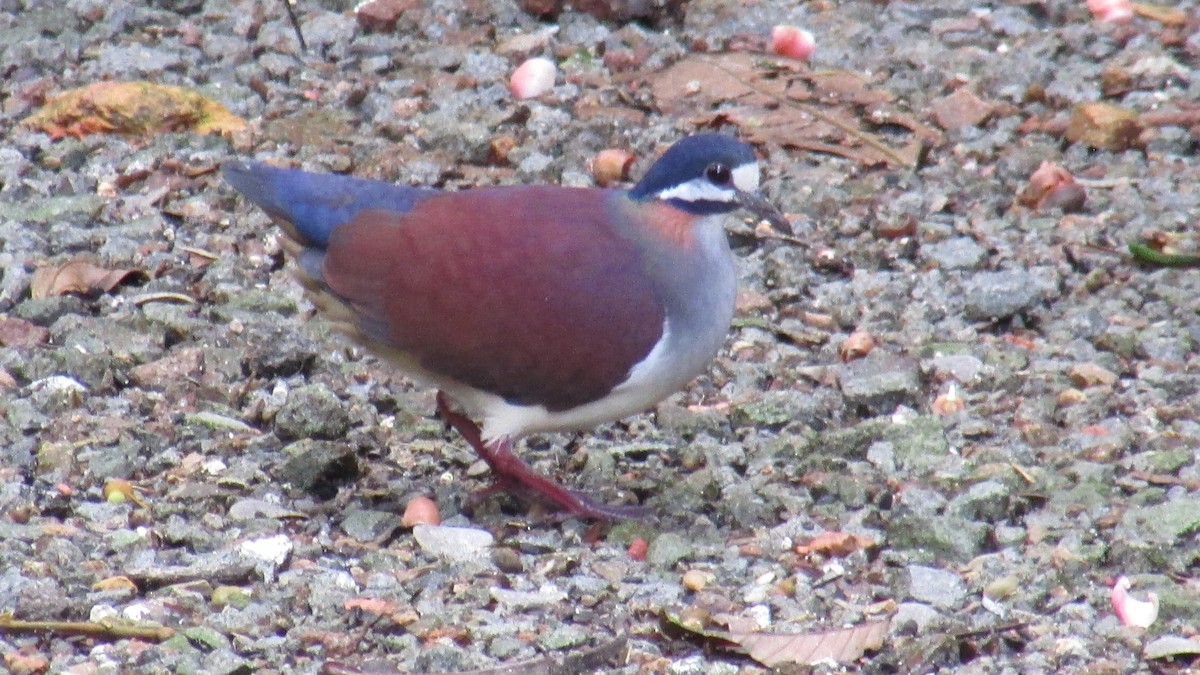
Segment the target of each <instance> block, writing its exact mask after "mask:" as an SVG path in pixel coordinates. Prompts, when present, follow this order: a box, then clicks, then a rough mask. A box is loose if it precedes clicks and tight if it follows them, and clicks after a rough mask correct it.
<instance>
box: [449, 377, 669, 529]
mask: <svg viewBox="0 0 1200 675" xmlns="http://www.w3.org/2000/svg"><path fill="white" fill-rule="evenodd" d="M437 407H438V414H439V415H440V416H441V417H442V419H443V420H445V421H446V423H447V424H449V425H450V426H452V427H454V429H455V430H456V431H458V433H460V434H462V437H463V438H465V439H466V441H467V443H469V444H470V445H471V447H472V448H475V452H477V453H479V456H480V457H481V458H482V459H483V461H485V462H487V464H488V466H489V467H491V470H492V475H493V476H494V477H495V483H494V484H493V485H492V486H491V487H489V488H487V489H485V490H484V491H483V492H482V493H481V494H480V495H478V496H480V497H483V496H487V495H490V494H493V493H495V492H508V493H510V494H515V495H517V496H519V497H523V498H528V497H532V498H536V499H539V500H541V501H543V502H546V503H548V504H550V505H551V506H554V507H556V508H557V509H559V510H560V511H562V512H563V513H565V514H567V515H571V516H577V517H580V518H592V519H597V520H638V519H641V518H644V517H646V515H647V514H648V512H647V510H646V509H644V508H642V507H640V506H632V505H627V504H605V503H603V502H601V501H598V500H597V499H595V498H594V497H592V496H591V495H590V494H589V493H587V492H583V491H580V490H571V489H569V488H566V487H563V486H562V485H560V484H558V483H557V482H555V481H554V480H552V479H550V478H547V477H546V476H543V475H541V474H539V473H537V472H536V471H534V470H533V469H532V468H530V466H529V465H528V464H526V463H525V462H524V461H522V460H521V458H520V457H517V456H516V454H514V453H513V451H512V446H513V442H512V440H511V439H508V438H501V439H498V440H495V441H493V442H491V443H484V442H483V438H482V434H481V433H480V431H479V425H477V424H475V422H473V421H472V420H471V419H470V418H468V417H467V416H466V415H463V414H462V413H458V412H455V411H453V410H451V409H450V406H449V404H448V403H447V401H446V397H445V395H444V394H442V393H441V392H438V395H437Z"/></svg>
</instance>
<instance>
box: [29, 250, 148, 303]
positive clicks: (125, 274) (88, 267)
mask: <svg viewBox="0 0 1200 675" xmlns="http://www.w3.org/2000/svg"><path fill="white" fill-rule="evenodd" d="M141 274H142V273H141V272H139V271H137V270H131V269H108V268H106V267H100V266H99V265H96V264H94V263H90V262H88V261H86V260H71V261H69V262H66V263H64V264H62V265H59V266H57V267H52V266H47V267H39V268H38V269H37V271H35V272H34V273H33V279H32V281H31V282H30V288H29V292H30V295H31V296H32V297H33V299H34V300H40V299H42V298H52V297H56V296H59V295H66V294H67V293H80V294H83V295H90V294H93V293H107V292H109V291H111V290H112V289H114V288H116V287H117V286H118V285H120V284H121V283H122V282H124V281H127V280H129V279H130V278H132V277H134V276H140V275H141Z"/></svg>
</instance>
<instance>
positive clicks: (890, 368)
mask: <svg viewBox="0 0 1200 675" xmlns="http://www.w3.org/2000/svg"><path fill="white" fill-rule="evenodd" d="M838 383H839V384H840V385H841V388H842V395H843V396H845V397H846V403H847V404H849V405H851V406H854V407H855V408H857V409H858V410H859V411H860V414H863V415H883V414H888V413H891V412H892V411H894V410H895V409H896V406H899V405H905V404H908V405H917V404H918V403H919V402H918V394H919V393H920V388H921V382H920V377H919V373H918V372H917V364H916V362H914V361H913V360H912V359H909V358H907V357H903V356H899V355H895V354H889V353H888V352H887V351H886V350H884V349H875V350H874V351H872V352H871V353H870V354H868V355H867V356H866V357H865V358H861V359H856V360H854V361H851V362H849V363H847V364H845V365H844V366H842V370H841V373H840V374H839V377H838Z"/></svg>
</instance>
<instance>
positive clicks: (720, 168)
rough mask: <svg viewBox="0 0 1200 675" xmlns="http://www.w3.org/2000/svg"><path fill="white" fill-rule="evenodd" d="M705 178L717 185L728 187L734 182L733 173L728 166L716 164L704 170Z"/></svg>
mask: <svg viewBox="0 0 1200 675" xmlns="http://www.w3.org/2000/svg"><path fill="white" fill-rule="evenodd" d="M704 177H705V178H707V179H708V180H710V181H712V182H713V184H715V185H728V184H729V181H731V180H733V172H732V171H730V170H729V167H728V166H726V165H724V164H721V163H720V162H714V163H712V164H709V165H708V168H707V169H705V170H704Z"/></svg>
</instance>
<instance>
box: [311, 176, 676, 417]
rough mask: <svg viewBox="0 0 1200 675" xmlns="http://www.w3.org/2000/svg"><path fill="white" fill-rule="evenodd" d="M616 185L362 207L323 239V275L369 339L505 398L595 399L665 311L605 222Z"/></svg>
mask: <svg viewBox="0 0 1200 675" xmlns="http://www.w3.org/2000/svg"><path fill="white" fill-rule="evenodd" d="M619 198H621V197H619V196H617V193H611V192H605V191H601V190H583V189H578V190H572V189H564V188H553V187H546V188H541V187H512V188H491V189H476V190H469V191H465V192H459V193H446V194H441V195H438V196H435V197H431V198H429V199H426V200H424V201H422V202H420V203H418V204H417V205H416V206H415V207H414V208H413V209H412V210H411V211H409V212H408V213H403V214H399V213H392V212H387V211H364V212H361V213H359V214H358V215H356V216H355V217H354V218H353V219H352V220H350V221H349V222H347V223H344V224H342V225H339V226H338V227H337V228H336V229H335V230H334V232H333V234H332V236H331V237H330V240H329V246H328V249H327V251H326V253H325V257H324V261H323V265H322V267H321V276H322V280H323V281H324V282H325V284H327V285H328V287H329V288H330V289H331V290H332V291H333V292H334V293H335V294H336V295H337V296H339V297H340V298H341V299H342V300H343V301H345V302H346V303H347V304H348V305H350V306H351V307H352V308H353V309H354V311H355V315H356V318H357V320H358V325H359V329H360V330H361V331H362V332H363V333H364V334H365V335H366V336H368V337H369V338H370V339H372V340H375V341H378V342H380V343H382V344H384V345H386V346H387V347H389V348H392V349H398V350H401V351H403V352H405V353H406V354H407V355H409V356H411V357H412V358H415V359H416V360H417V362H418V363H419V364H420V365H421V366H422V367H423V368H425V369H426V370H428V371H430V372H432V373H436V374H438V375H443V376H448V377H450V378H453V379H454V380H457V381H459V382H462V383H464V384H467V385H470V386H472V387H475V388H477V389H481V390H484V391H487V392H490V393H493V394H497V395H499V396H501V397H503V398H505V399H507V400H509V401H512V402H514V403H521V404H527V405H528V404H541V405H544V406H546V407H547V408H548V409H550V410H552V411H558V410H566V409H569V408H573V407H575V406H578V405H582V404H584V403H588V402H590V401H595V400H597V399H600V398H603V397H604V396H605V395H606V394H608V393H609V392H610V391H611V390H612V389H613V387H615V386H616V385H617V384H619V383H620V382H622V381H623V380H624V379H625V378H626V377H627V376H628V374H629V371H630V369H631V368H632V367H633V366H634V365H635V364H637V363H638V362H640V361H641V360H642V359H644V358H645V357H646V355H647V354H649V353H650V350H651V349H653V347H654V345H655V344H656V343H657V342H658V340H659V338H661V337H662V331H663V320H664V308H663V305H662V303H661V301H660V299H659V297H658V294H657V293H656V292H655V288H654V285H653V283H652V282H651V280H650V278H649V277H648V276H647V274H646V272H645V270H644V267H643V265H642V263H641V259H640V257H639V255H638V252H637V250H636V248H635V247H634V246H633V245H632V244H631V243H630V242H629V241H627V240H626V239H624V238H622V237H620V236H619V235H618V234H617V233H616V230H614V229H613V227H612V224H611V222H610V220H609V219H610V218H613V217H621V216H620V213H618V212H617V211H616V210H614V209H611V208H610V207H609V201H610V200H613V199H619Z"/></svg>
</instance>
